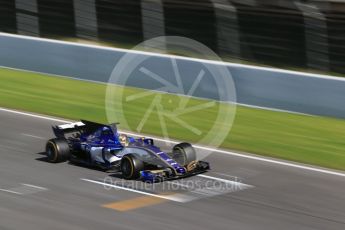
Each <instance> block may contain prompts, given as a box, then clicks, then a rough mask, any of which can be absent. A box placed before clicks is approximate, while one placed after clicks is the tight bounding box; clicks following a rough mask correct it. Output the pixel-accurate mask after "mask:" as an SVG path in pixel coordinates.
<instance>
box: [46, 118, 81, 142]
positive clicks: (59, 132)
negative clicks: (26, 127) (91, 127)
mask: <svg viewBox="0 0 345 230" xmlns="http://www.w3.org/2000/svg"><path fill="white" fill-rule="evenodd" d="M52 128H53V132H54V134H55V136H56V137H57V138H64V137H65V134H66V133H73V132H78V131H79V132H80V131H81V130H84V129H85V124H84V123H83V122H75V123H70V124H64V125H56V126H53V127H52Z"/></svg>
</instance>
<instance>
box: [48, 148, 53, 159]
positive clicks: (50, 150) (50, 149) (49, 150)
mask: <svg viewBox="0 0 345 230" xmlns="http://www.w3.org/2000/svg"><path fill="white" fill-rule="evenodd" d="M47 156H48V158H49V159H52V157H53V149H52V147H51V146H49V147H48V148H47Z"/></svg>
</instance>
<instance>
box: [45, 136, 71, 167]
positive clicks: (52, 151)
mask: <svg viewBox="0 0 345 230" xmlns="http://www.w3.org/2000/svg"><path fill="white" fill-rule="evenodd" d="M46 154H47V158H48V161H49V162H51V163H60V162H65V161H67V160H68V159H70V156H71V153H70V148H69V145H68V142H67V141H66V140H65V139H61V138H55V139H51V140H49V141H48V142H47V144H46Z"/></svg>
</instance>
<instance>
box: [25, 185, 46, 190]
mask: <svg viewBox="0 0 345 230" xmlns="http://www.w3.org/2000/svg"><path fill="white" fill-rule="evenodd" d="M22 185H24V186H27V187H31V188H37V189H40V190H48V189H47V188H44V187H40V186H37V185H32V184H22Z"/></svg>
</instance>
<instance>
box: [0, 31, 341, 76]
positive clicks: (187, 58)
mask: <svg viewBox="0 0 345 230" xmlns="http://www.w3.org/2000/svg"><path fill="white" fill-rule="evenodd" d="M0 36H3V37H12V38H21V39H25V40H32V41H41V42H49V43H55V44H63V45H68V46H75V47H88V48H93V49H100V50H109V51H117V52H123V53H134V54H142V55H149V56H156V57H165V58H175V59H180V60H187V61H196V62H202V63H208V64H217V65H226V66H232V67H242V68H248V69H255V70H266V71H271V72H279V73H286V74H295V75H296V74H298V75H300V76H304V77H312V78H320V79H328V80H335V81H345V78H342V77H335V76H331V75H322V74H314V73H306V72H299V71H293V70H284V69H278V68H272V67H261V66H254V65H246V64H238V63H230V62H222V61H212V60H205V59H198V58H190V57H182V56H176V55H171V54H160V53H153V52H147V51H139V50H128V49H121V48H113V47H106V46H101V45H92V44H82V43H76V42H67V41H59V40H53V39H48V38H38V37H31V36H25V35H17V34H8V33H3V32H0Z"/></svg>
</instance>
